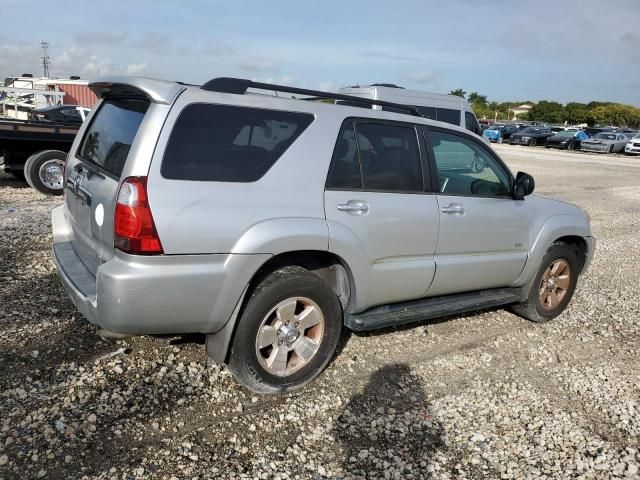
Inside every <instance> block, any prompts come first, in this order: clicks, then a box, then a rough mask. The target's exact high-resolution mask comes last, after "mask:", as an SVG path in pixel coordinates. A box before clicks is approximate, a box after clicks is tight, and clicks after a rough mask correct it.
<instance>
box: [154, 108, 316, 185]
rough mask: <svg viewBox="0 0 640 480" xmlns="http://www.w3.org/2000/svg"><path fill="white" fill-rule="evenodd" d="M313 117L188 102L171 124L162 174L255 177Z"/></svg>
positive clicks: (191, 177) (224, 179) (237, 179)
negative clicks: (171, 128) (173, 123)
mask: <svg viewBox="0 0 640 480" xmlns="http://www.w3.org/2000/svg"><path fill="white" fill-rule="evenodd" d="M312 121H313V115H311V114H307V113H295V112H284V111H279V110H265V109H258V108H247V107H236V106H227V105H210V104H199V103H196V104H191V105H189V106H187V107H186V108H185V109H184V110H183V111H182V113H181V114H180V117H179V118H178V120H177V121H176V123H175V126H174V127H173V131H172V132H171V137H170V138H169V143H168V145H167V149H166V151H165V154H164V160H163V161H162V167H161V172H162V175H163V176H164V177H165V178H169V179H176V180H200V181H215V182H253V181H256V180H258V179H259V178H261V177H262V176H263V175H264V174H265V173H266V172H267V171H268V170H269V169H270V168H271V167H272V166H273V164H274V163H275V162H276V161H277V160H278V158H280V156H281V155H282V154H283V153H284V152H285V151H286V150H287V148H289V146H291V144H292V143H293V142H294V141H295V140H296V138H298V136H299V135H300V134H301V133H302V132H303V131H304V130H305V129H306V128H307V127H308V126H309V124H310V123H311V122H312Z"/></svg>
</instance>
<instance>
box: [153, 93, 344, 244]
mask: <svg viewBox="0 0 640 480" xmlns="http://www.w3.org/2000/svg"><path fill="white" fill-rule="evenodd" d="M199 102H206V103H218V104H235V105H241V106H246V107H252V108H273V109H276V110H291V111H299V112H305V111H307V112H309V113H312V114H315V109H313V106H309V105H307V103H306V102H300V101H292V103H293V105H292V107H291V108H287V105H284V106H283V102H282V100H281V99H274V98H272V97H268V96H264V97H259V96H256V95H230V94H217V93H211V92H203V91H199V90H196V89H189V90H187V91H186V92H185V93H184V94H183V95H182V96H181V97H180V98H179V99H178V100H177V102H176V104H175V106H174V108H173V109H172V111H171V112H170V114H169V115H168V117H167V121H166V123H165V127H164V128H163V130H162V132H161V134H160V136H159V140H158V145H157V148H156V150H155V152H154V153H153V161H152V163H151V168H150V170H149V182H148V194H149V201H150V205H151V208H152V210H153V216H154V220H155V223H156V228H157V230H158V234H159V236H160V239H161V242H162V246H163V248H164V251H165V253H167V254H203V253H229V252H233V253H241V254H242V253H272V254H275V253H280V251H286V248H287V245H288V246H289V247H290V248H291V249H292V250H301V249H305V248H307V249H319V248H321V249H323V250H326V249H327V244H328V233H327V228H326V222H325V220H324V205H323V192H324V182H325V178H326V174H327V171H328V168H329V163H330V159H331V155H332V153H333V147H334V144H335V138H336V137H337V133H338V129H339V127H340V121H336V120H335V119H331V118H330V115H326V116H323V115H315V119H314V121H313V122H312V123H311V124H310V125H309V127H307V129H306V130H305V131H304V132H303V133H302V134H301V135H300V137H298V139H297V140H296V141H295V142H294V143H293V145H291V146H290V147H289V149H288V150H287V151H286V152H284V154H283V155H282V156H281V157H280V158H279V159H278V161H277V162H276V163H275V164H274V165H273V166H272V167H271V169H270V170H269V171H267V173H266V174H265V175H264V176H263V177H262V178H260V179H259V180H257V181H255V182H251V183H237V182H208V181H185V180H171V179H167V178H164V177H163V176H162V175H161V173H160V167H161V163H162V158H163V155H164V151H165V148H166V146H167V143H168V140H169V137H170V134H171V127H172V126H173V125H174V123H175V121H176V119H177V117H178V116H179V114H180V112H181V111H182V110H183V108H184V107H185V106H187V105H189V104H191V103H199ZM319 222H321V224H319ZM307 227H310V229H309V231H308V232H307V233H303V230H304V229H305V228H307ZM296 232H299V233H300V235H299V237H300V239H301V240H302V241H301V242H297V241H296V242H294V239H293V238H292V235H294V234H295V233H296ZM286 238H289V242H288V243H287V241H286ZM283 249H284V250H283Z"/></svg>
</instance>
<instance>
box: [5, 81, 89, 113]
mask: <svg viewBox="0 0 640 480" xmlns="http://www.w3.org/2000/svg"><path fill="white" fill-rule="evenodd" d="M2 87H4V88H3V90H2V92H0V94H1V96H2V98H0V105H1V106H2V111H3V115H4V116H6V117H11V118H19V119H23V120H26V119H28V118H29V112H31V110H33V109H35V108H43V107H49V106H52V105H79V106H81V107H87V108H92V107H93V105H94V104H95V103H96V101H97V100H98V98H97V97H96V95H95V93H93V92H92V91H91V90H90V89H89V82H87V81H86V80H80V79H79V78H78V77H72V78H71V79H64V78H33V77H31V76H21V77H7V78H5V80H4V85H2ZM12 89H16V90H12ZM39 92H48V93H47V94H40V93H39ZM49 92H51V93H49ZM53 92H56V93H53Z"/></svg>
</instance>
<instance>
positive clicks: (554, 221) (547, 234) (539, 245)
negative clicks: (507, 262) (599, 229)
mask: <svg viewBox="0 0 640 480" xmlns="http://www.w3.org/2000/svg"><path fill="white" fill-rule="evenodd" d="M591 238H592V235H591V230H590V229H589V225H588V223H587V221H586V219H585V218H582V217H579V216H577V215H555V216H553V217H551V218H549V219H547V221H546V222H545V223H544V224H543V225H542V227H541V228H540V230H539V232H538V234H537V236H536V238H535V240H534V241H533V243H532V244H531V248H530V249H529V256H528V258H527V263H526V264H525V267H524V269H523V270H522V272H521V273H520V276H519V277H518V279H517V280H516V281H515V282H514V283H513V284H512V286H518V287H520V286H524V285H527V284H528V283H529V282H530V281H531V280H532V278H533V277H534V276H535V274H536V272H537V271H538V268H539V266H540V262H541V261H542V258H543V257H544V255H545V253H546V252H547V250H548V249H549V247H550V246H551V245H553V243H555V242H563V243H568V244H569V245H573V246H575V247H576V248H577V249H579V253H580V255H581V257H579V258H581V272H582V271H584V269H585V268H586V266H588V263H589V260H590V259H591V258H592V256H593V251H592V250H590V248H591V246H592V245H593V242H590V241H589V240H588V239H591Z"/></svg>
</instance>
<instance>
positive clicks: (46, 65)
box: [40, 41, 49, 78]
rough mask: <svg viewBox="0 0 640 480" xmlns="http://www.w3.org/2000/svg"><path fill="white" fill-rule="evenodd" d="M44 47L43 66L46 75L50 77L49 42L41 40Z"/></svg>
mask: <svg viewBox="0 0 640 480" xmlns="http://www.w3.org/2000/svg"><path fill="white" fill-rule="evenodd" d="M40 46H41V47H42V57H40V58H42V68H43V70H44V76H45V77H46V78H49V42H44V41H42V42H40Z"/></svg>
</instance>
